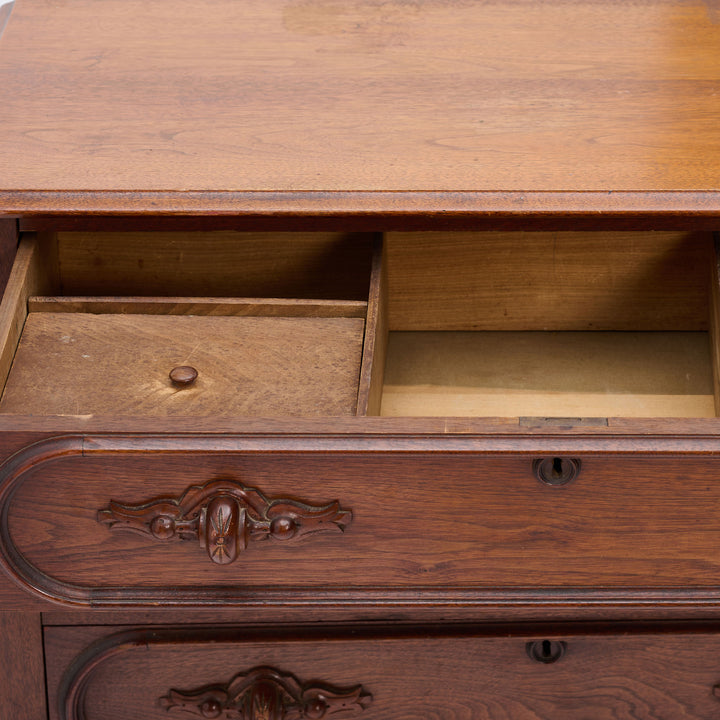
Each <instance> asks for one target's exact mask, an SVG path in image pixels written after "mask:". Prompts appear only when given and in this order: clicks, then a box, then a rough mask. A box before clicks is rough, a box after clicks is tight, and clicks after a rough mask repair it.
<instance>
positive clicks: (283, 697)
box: [158, 667, 372, 720]
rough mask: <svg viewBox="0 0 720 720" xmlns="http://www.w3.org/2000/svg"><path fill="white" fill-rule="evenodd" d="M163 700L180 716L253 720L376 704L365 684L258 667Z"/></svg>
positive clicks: (349, 711)
mask: <svg viewBox="0 0 720 720" xmlns="http://www.w3.org/2000/svg"><path fill="white" fill-rule="evenodd" d="M158 704H159V705H160V707H162V708H163V709H165V710H166V711H167V712H172V713H174V714H176V715H179V716H180V717H182V716H186V717H191V718H192V717H197V715H198V713H200V714H201V715H202V716H203V717H220V716H221V715H222V714H223V713H226V714H227V715H232V714H234V713H242V717H247V718H248V719H249V720H265V719H266V718H272V720H275V719H277V720H286V718H287V719H289V718H307V719H308V720H319V719H320V718H323V717H325V715H326V714H327V715H336V714H338V713H340V714H341V715H342V714H345V715H357V714H358V713H360V712H362V711H363V710H365V709H366V708H368V707H369V706H370V705H371V704H372V695H370V694H369V693H367V692H365V691H364V690H363V688H362V686H360V685H358V686H356V687H354V688H353V687H349V688H339V687H332V686H330V685H326V684H319V683H318V682H312V683H303V682H301V681H299V680H298V679H297V678H296V677H295V676H294V675H292V674H290V673H283V672H281V671H280V670H277V669H275V668H270V667H257V668H253V669H251V670H247V671H245V672H241V673H238V674H237V675H235V676H234V677H233V678H232V679H231V680H230V681H229V682H227V683H224V684H218V683H214V684H213V685H206V686H205V687H201V688H196V689H194V690H189V691H188V690H184V691H183V690H170V691H169V692H168V694H167V695H164V696H163V697H161V698H159V702H158Z"/></svg>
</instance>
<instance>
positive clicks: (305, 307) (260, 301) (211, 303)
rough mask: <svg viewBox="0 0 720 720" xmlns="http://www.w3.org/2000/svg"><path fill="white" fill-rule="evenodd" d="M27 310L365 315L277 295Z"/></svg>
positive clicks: (70, 300) (91, 301) (69, 300)
mask: <svg viewBox="0 0 720 720" xmlns="http://www.w3.org/2000/svg"><path fill="white" fill-rule="evenodd" d="M27 307H28V312H52V313H58V312H78V313H93V314H120V315H203V316H205V315H230V316H243V315H251V316H253V317H260V316H263V317H265V316H269V317H359V318H365V317H366V315H367V303H366V302H363V301H360V300H302V299H293V300H285V299H279V298H189V297H176V298H169V297H144V298H127V297H37V296H33V297H30V298H28V303H27Z"/></svg>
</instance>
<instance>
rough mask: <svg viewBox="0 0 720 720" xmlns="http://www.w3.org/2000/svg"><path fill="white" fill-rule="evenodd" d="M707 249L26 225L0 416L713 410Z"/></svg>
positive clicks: (498, 236)
mask: <svg viewBox="0 0 720 720" xmlns="http://www.w3.org/2000/svg"><path fill="white" fill-rule="evenodd" d="M717 265H718V262H717V254H716V249H715V245H714V241H713V234H712V233H703V232H685V231H682V232H681V231H672V232H653V231H634V232H527V233H523V232H446V233H443V232H431V233H424V232H388V233H385V234H384V235H381V234H379V233H377V234H372V233H337V232H336V233H332V232H325V233H297V232H295V233H289V232H288V233H277V232H272V233H271V232H258V233H249V232H188V233H182V232H134V233H129V232H128V233H125V232H99V233H98V232H94V233H89V232H88V233H86V232H58V233H51V232H44V233H39V234H37V235H29V236H27V237H26V238H25V239H24V240H23V244H22V245H21V247H20V250H19V252H18V256H17V260H16V264H15V268H14V271H13V276H12V277H11V281H10V283H9V285H8V290H7V292H6V294H5V299H4V301H3V306H2V312H0V319H2V329H1V330H2V337H3V341H4V346H3V351H2V356H1V357H0V373H2V380H3V382H4V392H3V395H2V399H1V400H0V413H12V414H24V415H47V414H51V415H88V414H100V415H103V414H105V415H107V414H111V415H127V416H140V415H147V416H168V415H186V416H202V415H205V416H218V415H223V416H243V415H245V416H247V415H250V416H257V417H262V416H267V417H273V416H296V417H301V416H311V415H315V416H338V415H384V416H399V417H409V416H469V417H483V416H487V417H498V416H499V417H513V418H514V417H520V418H522V417H531V418H538V417H539V418H553V417H555V418H556V417H561V418H607V417H677V418H680V417H695V418H698V417H713V416H715V415H716V414H717V413H718V408H719V407H720V402H719V401H718V389H717V388H718V382H717V377H718V371H717V367H718V350H717V348H718V344H719V341H718V331H717V319H716V318H717V316H718V303H719V300H718V295H719V293H718V277H717ZM195 365H198V367H197V368H195V369H196V370H197V371H198V375H197V378H196V379H195V380H194V381H193V383H192V385H188V386H185V385H180V386H179V385H178V384H177V383H175V382H174V381H173V380H172V379H171V378H170V371H171V370H173V369H174V368H176V367H180V368H182V367H186V366H190V367H193V368H194V367H195Z"/></svg>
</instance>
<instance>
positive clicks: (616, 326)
mask: <svg viewBox="0 0 720 720" xmlns="http://www.w3.org/2000/svg"><path fill="white" fill-rule="evenodd" d="M711 240H712V239H711V236H710V234H708V233H704V234H703V233H678V232H673V233H668V232H631V233H572V232H566V233H491V232H488V233H388V234H387V236H386V246H387V259H388V279H389V296H390V321H389V322H390V330H557V331H560V330H570V331H572V330H624V331H627V330H655V331H659V330H703V329H707V327H708V323H709V300H708V295H709V287H708V283H709V279H708V268H709V267H710V265H711V262H712V242H711Z"/></svg>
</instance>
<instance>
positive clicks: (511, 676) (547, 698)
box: [46, 626, 720, 720]
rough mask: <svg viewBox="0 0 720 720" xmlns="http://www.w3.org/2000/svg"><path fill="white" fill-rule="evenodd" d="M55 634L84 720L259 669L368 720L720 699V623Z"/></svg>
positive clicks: (583, 710) (677, 705)
mask: <svg viewBox="0 0 720 720" xmlns="http://www.w3.org/2000/svg"><path fill="white" fill-rule="evenodd" d="M103 630H104V634H103ZM46 634H47V638H48V661H49V672H50V677H49V686H50V692H51V695H52V696H57V697H58V706H59V708H58V710H55V709H54V708H52V709H51V714H50V718H51V720H76V718H77V717H79V716H78V715H77V714H76V711H77V708H78V705H79V704H80V702H81V701H82V704H83V706H84V708H85V711H86V712H85V714H84V715H82V716H80V717H85V718H87V720H109V719H110V718H114V717H116V713H117V709H118V708H119V707H123V708H124V712H126V713H128V714H132V717H136V718H138V720H146V719H147V720H150V719H152V718H156V717H157V713H158V704H157V703H158V697H162V696H166V695H165V694H166V693H167V689H168V688H177V689H178V690H180V691H181V690H184V689H186V688H188V689H191V688H200V687H202V686H204V685H213V686H215V687H214V690H213V691H211V692H216V691H217V690H218V689H219V688H220V687H221V686H222V684H224V683H226V682H227V679H228V677H231V676H232V675H233V674H236V673H238V672H244V671H246V670H247V669H249V668H253V667H258V666H265V667H270V668H272V667H282V668H283V669H284V671H285V672H288V671H289V670H290V669H291V670H292V673H293V674H294V675H296V676H297V677H299V678H303V679H304V678H320V679H322V680H323V681H325V682H329V683H332V684H333V685H339V686H345V687H348V686H356V687H357V686H358V685H359V684H361V685H362V688H363V691H364V692H366V693H369V694H372V696H373V699H372V705H371V706H370V708H369V709H368V710H367V711H365V712H364V713H360V717H363V716H364V715H371V716H372V717H373V718H378V720H400V719H401V718H407V717H408V716H409V714H411V716H412V717H414V718H418V719H420V720H435V719H436V718H439V717H442V718H443V719H447V720H459V719H460V718H472V719H473V720H475V719H476V718H477V719H478V720H509V718H513V720H551V719H553V720H555V719H557V718H562V719H564V720H577V718H578V717H592V718H593V720H613V719H614V718H617V717H622V716H623V714H627V712H628V709H629V708H630V707H631V708H632V710H631V712H632V715H628V717H634V718H638V720H676V719H677V718H678V717H687V718H689V719H692V720H707V718H711V717H713V716H714V715H715V714H716V711H717V703H718V699H717V698H716V697H714V696H713V688H714V687H715V686H716V685H717V684H718V667H717V654H718V650H719V649H720V640H719V639H718V634H717V630H716V629H713V628H712V627H707V628H705V629H703V628H697V629H692V628H689V629H685V628H683V626H675V627H673V626H669V627H666V628H662V627H656V628H646V629H644V628H638V631H637V632H636V634H624V633H622V632H618V631H617V630H616V631H615V632H613V630H612V629H611V628H607V627H602V626H601V627H600V628H597V629H595V628H592V626H584V627H583V626H579V627H577V628H573V627H572V626H565V627H562V626H547V627H543V626H535V627H523V626H516V627H515V628H512V627H508V626H500V627H498V628H492V627H487V628H483V627H482V626H480V627H476V628H467V629H464V630H463V629H462V628H458V629H455V630H453V629H445V630H444V631H443V630H440V631H438V630H437V629H434V630H433V629H428V628H419V629H417V630H414V631H413V630H412V629H410V630H399V631H398V630H394V631H393V629H391V628H382V629H378V630H377V631H373V630H366V631H365V632H362V633H358V632H357V631H353V630H352V629H349V628H344V629H342V628H341V629H333V630H331V631H327V630H326V631H323V630H321V629H320V630H310V631H304V632H303V631H300V632H299V633H298V632H297V631H295V632H293V631H292V629H290V630H285V631H283V633H281V634H278V635H276V636H275V637H273V635H272V634H268V633H262V632H259V633H258V632H256V633H253V632H252V631H250V632H248V631H247V630H242V629H238V630H233V629H231V628H223V629H221V630H219V631H213V630H210V629H203V628H197V629H193V628H189V629H188V628H168V629H158V628H153V629H149V630H146V631H143V630H141V629H138V630H132V629H131V630H128V631H126V632H120V633H117V634H115V635H113V634H112V629H110V628H89V629H78V628H49V629H48V630H47V631H46ZM93 640H95V643H94V644H91V642H92V641H93ZM545 641H547V642H550V643H564V645H565V652H564V654H563V656H562V657H561V658H560V659H559V660H558V661H557V662H554V663H544V662H538V661H536V660H534V659H532V658H531V657H530V656H529V655H528V652H527V646H528V644H529V643H535V642H540V643H543V642H545ZM63 673H65V675H64V677H63ZM178 716H182V713H181V714H179V715H178ZM349 716H353V715H352V714H351V715H349ZM300 717H302V716H300ZM338 717H339V718H340V717H346V715H338Z"/></svg>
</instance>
